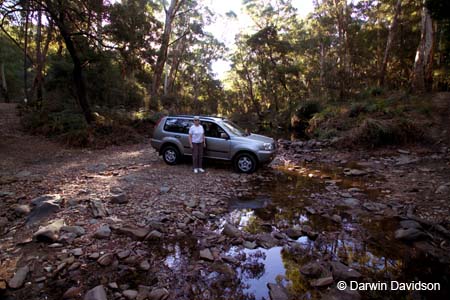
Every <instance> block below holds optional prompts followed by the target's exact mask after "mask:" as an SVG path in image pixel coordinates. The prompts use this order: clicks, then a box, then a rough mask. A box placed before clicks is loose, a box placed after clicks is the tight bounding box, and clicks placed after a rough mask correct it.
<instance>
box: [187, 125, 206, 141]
mask: <svg viewBox="0 0 450 300" xmlns="http://www.w3.org/2000/svg"><path fill="white" fill-rule="evenodd" d="M204 133H205V130H204V129H203V126H202V125H198V126H195V125H192V126H191V128H189V134H190V135H191V136H192V142H193V143H203V134H204Z"/></svg>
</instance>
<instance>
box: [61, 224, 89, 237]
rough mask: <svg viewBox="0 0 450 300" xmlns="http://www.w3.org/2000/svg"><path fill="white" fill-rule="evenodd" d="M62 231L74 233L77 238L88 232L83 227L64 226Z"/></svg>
mask: <svg viewBox="0 0 450 300" xmlns="http://www.w3.org/2000/svg"><path fill="white" fill-rule="evenodd" d="M61 231H65V232H71V233H74V234H75V235H76V236H82V235H85V234H86V230H84V228H83V227H81V226H63V227H62V228H61Z"/></svg>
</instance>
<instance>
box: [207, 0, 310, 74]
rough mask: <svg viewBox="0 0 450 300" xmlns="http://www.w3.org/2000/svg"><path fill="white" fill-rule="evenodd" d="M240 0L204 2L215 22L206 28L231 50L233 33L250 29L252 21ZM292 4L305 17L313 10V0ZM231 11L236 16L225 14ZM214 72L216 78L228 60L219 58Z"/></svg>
mask: <svg viewBox="0 0 450 300" xmlns="http://www.w3.org/2000/svg"><path fill="white" fill-rule="evenodd" d="M242 2H243V1H242V0H226V1H224V0H207V2H206V3H205V4H206V5H208V6H209V7H210V8H211V10H212V11H214V12H215V13H216V18H217V19H216V22H215V23H213V24H212V25H210V26H208V27H207V30H208V31H210V32H211V33H213V34H214V36H215V37H216V38H217V39H218V40H219V41H221V42H223V43H225V45H226V46H227V47H228V48H230V50H233V48H234V39H235V35H236V34H237V33H239V32H248V31H251V30H252V25H253V22H252V20H251V19H250V17H249V16H248V15H247V14H246V13H245V11H244V9H243V8H244V7H243V4H242ZM292 5H293V6H294V7H295V8H297V10H298V14H299V15H300V16H302V17H305V16H306V15H307V14H309V13H310V12H312V11H313V0H292ZM230 11H233V12H234V13H235V14H236V15H237V17H236V19H234V20H233V19H232V18H229V17H227V16H226V13H227V12H230ZM213 69H214V72H215V73H217V76H218V78H222V77H223V75H224V73H225V72H226V71H228V70H229V69H230V65H229V61H227V60H219V61H217V62H215V63H214V64H213Z"/></svg>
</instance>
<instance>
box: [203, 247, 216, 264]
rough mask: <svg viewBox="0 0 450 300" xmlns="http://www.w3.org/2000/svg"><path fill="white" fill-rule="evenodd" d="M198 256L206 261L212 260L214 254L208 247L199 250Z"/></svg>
mask: <svg viewBox="0 0 450 300" xmlns="http://www.w3.org/2000/svg"><path fill="white" fill-rule="evenodd" d="M200 258H201V259H204V260H208V261H214V256H213V254H212V253H211V250H209V249H208V248H206V249H203V250H200Z"/></svg>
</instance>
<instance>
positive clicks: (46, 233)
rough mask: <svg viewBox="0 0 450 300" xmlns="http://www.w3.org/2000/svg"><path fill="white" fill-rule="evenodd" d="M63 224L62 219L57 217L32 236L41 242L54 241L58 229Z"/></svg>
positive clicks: (57, 236) (57, 235)
mask: <svg viewBox="0 0 450 300" xmlns="http://www.w3.org/2000/svg"><path fill="white" fill-rule="evenodd" d="M63 226H64V220H63V219H59V220H56V221H54V222H53V223H51V224H50V225H47V226H45V227H42V228H41V229H39V230H38V231H37V232H36V233H35V234H34V235H33V237H34V238H35V239H36V240H37V241H41V242H51V243H53V242H56V241H57V240H58V238H59V231H60V230H61V228H62V227H63Z"/></svg>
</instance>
